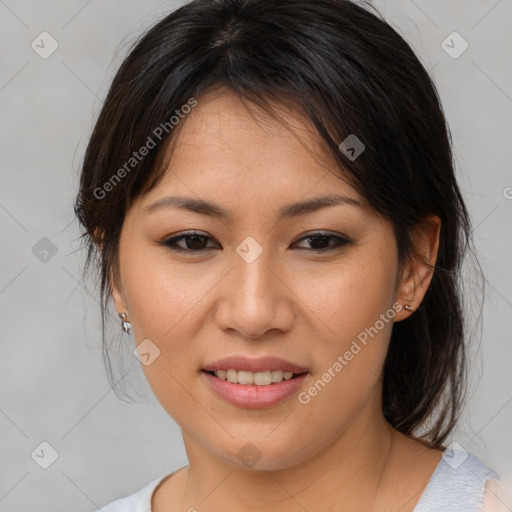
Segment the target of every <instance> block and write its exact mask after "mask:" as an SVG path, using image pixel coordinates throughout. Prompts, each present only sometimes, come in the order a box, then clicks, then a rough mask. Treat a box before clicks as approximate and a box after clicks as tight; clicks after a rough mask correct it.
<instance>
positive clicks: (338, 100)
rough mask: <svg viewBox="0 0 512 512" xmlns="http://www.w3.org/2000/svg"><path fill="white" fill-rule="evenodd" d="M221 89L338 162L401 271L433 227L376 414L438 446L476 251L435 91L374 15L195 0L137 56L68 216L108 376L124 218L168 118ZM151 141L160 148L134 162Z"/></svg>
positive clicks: (462, 370)
mask: <svg viewBox="0 0 512 512" xmlns="http://www.w3.org/2000/svg"><path fill="white" fill-rule="evenodd" d="M218 86H223V87H227V88H228V89H229V90H230V91H231V92H233V93H234V94H236V95H237V96H238V97H240V98H241V99H243V100H246V101H248V102H250V103H251V104H252V105H257V106H259V107H261V108H263V109H266V110H267V111H271V112H272V111H274V110H275V108H274V106H275V104H276V102H277V104H280V105H281V106H282V107H284V108H285V109H286V110H287V111H288V110H290V111H292V110H294V111H296V112H297V113H300V115H303V116H305V118H306V119H308V120H309V121H310V122H311V125H312V126H314V128H315V129H316V130H317V132H318V134H319V135H320V137H321V140H322V141H323V142H324V143H325V148H326V149H325V150H326V152H327V153H328V154H329V155H330V156H332V158H333V160H334V161H335V162H337V164H338V169H336V170H335V172H337V173H338V174H339V175H340V176H341V175H342V173H343V176H344V177H345V178H347V177H348V178H349V179H350V182H351V185H353V186H354V187H355V188H356V189H357V191H358V192H359V193H360V194H361V195H362V196H363V197H365V198H366V199H367V200H368V202H369V203H370V205H371V206H372V207H373V208H374V209H375V211H376V212H378V213H379V214H380V215H382V216H383V217H384V218H385V219H387V220H388V221H389V222H390V223H391V224H392V226H393V228H394V233H395V236H396V241H397V246H398V253H399V262H400V264H401V265H402V264H403V263H404V262H406V261H407V260H408V259H409V258H411V257H413V254H412V249H413V245H412V243H411V234H412V232H413V229H414V227H415V226H416V225H417V224H418V223H419V222H420V221H421V219H423V218H424V217H425V216H427V215H430V214H434V215H437V216H439V217H440V219H441V222H442V227H441V233H440V244H439V251H438V257H437V261H436V265H435V269H434V274H433V277H432V281H431V284H430V287H429V289H428V290H427V293H426V295H425V297H424V299H423V301H422V303H421V305H420V306H419V308H418V309H417V310H416V311H414V313H412V314H411V315H410V317H408V318H407V319H405V320H403V321H401V322H397V323H395V324H394V326H393V331H392V337H391V343H390V346H389V351H388V354H387V359H386V361H385V365H384V380H383V395H382V399H383V412H384V415H385V418H386V419H387V421H388V422H389V423H390V424H391V425H392V426H393V427H394V428H396V429H397V430H398V431H400V432H402V433H404V434H407V435H411V436H412V435H413V434H415V433H416V430H417V429H418V428H420V427H423V428H424V430H425V431H424V432H423V433H422V434H421V435H420V436H417V437H418V438H419V439H420V440H422V441H423V442H425V443H426V444H429V445H431V446H437V447H441V446H442V444H441V443H442V442H443V440H444V439H445V438H446V437H447V435H448V434H449V433H450V432H451V430H452V429H453V428H454V426H455V424H456V422H457V420H458V418H459V416H460V412H461V409H462V405H463V402H464V399H465V390H466V356H465V338H467V333H466V328H465V322H464V316H463V308H462V288H461V264H462V260H463V256H464V254H465V253H466V252H467V250H468V248H469V249H471V247H469V246H471V244H472V241H471V229H470V221H469V216H468V212H467V210H466V207H465V205H464V201H463V199H462V196H461V193H460V190H459V188H458V185H457V182H456V178H455V173H454V165H453V158H452V152H451V140H450V134H449V130H448V128H447V126H446V122H445V118H444V115H443V111H442V108H441V105H440V101H439V97H438V94H437V91H436V88H435V86H434V85H433V83H432V81H431V79H430V77H429V75H428V73H427V72H426V70H425V69H424V67H423V66H422V64H421V63H420V61H419V59H418V58H417V57H416V55H415V54H414V52H413V51H412V49H411V48H410V46H409V45H408V44H407V43H406V42H405V40H404V39H403V38H402V37H401V36H400V35H399V34H398V33H397V32H396V31H395V30H394V29H393V28H392V27H391V26H390V25H389V24H387V23H386V22H385V21H384V20H383V19H382V17H381V16H380V15H379V14H378V12H377V11H375V10H373V8H372V7H371V6H369V5H359V4H356V3H354V2H351V1H347V0H294V1H283V0H194V1H191V2H189V3H187V4H185V5H183V6H182V7H180V8H179V9H177V10H175V11H174V12H172V13H171V14H169V15H167V16H166V17H165V18H163V19H162V20H161V21H159V22H158V23H157V24H156V25H154V26H153V27H152V28H151V29H150V30H149V31H147V33H145V34H143V36H142V37H141V38H140V39H139V40H138V41H137V42H136V44H135V45H134V47H133V48H132V49H131V51H130V53H129V55H128V56H127V57H126V59H125V60H124V62H123V63H122V65H121V67H120V69H119V70H118V72H117V74H116V76H115V78H114V80H113V83H112V85H111V87H110V90H109V92H108V95H107V97H106V100H105V103H104V105H103V107H102V110H101V112H100V114H99V117H98V120H97V122H96V126H95V128H94V131H93V133H92V136H91V138H90V142H89V145H88V147H87V151H86V153H85V158H84V162H83V168H82V173H81V178H80V190H79V193H78V196H77V198H76V204H75V212H76V215H77V216H78V219H79V220H80V223H81V225H82V226H83V227H84V228H85V231H84V232H83V234H82V237H83V239H84V240H85V241H86V242H87V245H88V253H87V262H86V265H85V268H86V269H87V267H88V266H89V264H90V262H91V260H92V259H93V257H97V258H98V259H97V261H98V262H99V273H100V275H101V298H102V302H101V303H102V321H103V342H104V356H105V362H106V363H108V368H111V367H110V360H109V358H108V351H107V350H106V341H105V312H106V309H107V304H108V300H109V297H110V295H111V286H110V276H111V274H112V273H114V275H115V274H116V269H117V258H118V242H119V236H120V232H121V227H122V224H123V220H124V216H125V212H126V211H127V208H129V206H130V204H131V202H132V201H133V200H134V199H135V198H137V197H139V196H141V194H143V193H145V192H147V191H148V190H149V189H151V187H153V186H154V185H155V184H156V183H158V180H159V179H160V178H161V177H162V176H163V174H164V173H165V170H166V168H165V166H163V165H161V164H162V160H161V158H162V155H163V154H164V153H165V152H166V150H167V149H168V148H169V143H170V141H171V140H173V139H174V138H175V134H176V133H177V130H176V129H174V128H173V122H172V121H171V118H172V117H173V116H179V117H182V116H180V115H179V113H180V112H181V113H183V110H182V108H183V106H184V105H186V104H189V105H190V104H191V103H190V102H191V99H193V100H194V101H201V95H202V94H204V93H205V92H206V91H208V90H210V89H212V88H214V87H218ZM184 123H186V117H185V118H184V119H183V120H180V122H179V124H178V125H177V128H181V127H182V126H183V124H184ZM158 127H160V128H161V129H160V131H156V130H157V128H158ZM155 132H156V133H158V134H159V135H160V137H157V136H156V134H155ZM351 134H355V135H356V136H357V138H358V139H359V140H361V141H362V142H363V143H364V145H365V150H364V152H363V153H362V154H361V155H360V156H359V157H358V158H356V159H352V158H349V156H348V155H347V153H345V152H343V151H340V149H339V145H340V143H341V142H342V141H343V140H344V139H345V138H346V137H347V136H349V135H351ZM150 139H151V141H152V142H153V144H154V145H155V146H156V147H155V148H154V149H151V150H150V151H149V152H147V154H146V156H144V158H141V159H140V160H139V159H137V162H136V163H135V162H134V161H132V160H130V159H132V158H134V156H133V155H134V151H138V150H139V148H142V147H143V146H145V145H146V146H147V145H148V144H149V140H150ZM127 162H131V163H130V164H129V165H127ZM131 164H134V165H131ZM121 169H124V170H125V172H122V171H121ZM116 173H117V174H116ZM114 174H116V175H117V178H119V179H117V178H115V176H114ZM120 175H122V176H120ZM114 178H115V179H114ZM108 183H110V185H107V184H108ZM107 189H108V190H107ZM98 246H101V248H102V250H101V252H100V251H98ZM427 421H428V423H429V426H428V428H425V425H426V423H427Z"/></svg>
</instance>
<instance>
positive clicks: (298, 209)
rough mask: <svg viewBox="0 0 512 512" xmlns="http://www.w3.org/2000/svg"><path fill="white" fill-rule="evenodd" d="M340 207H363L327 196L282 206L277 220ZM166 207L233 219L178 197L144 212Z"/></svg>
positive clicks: (218, 209)
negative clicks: (331, 207)
mask: <svg viewBox="0 0 512 512" xmlns="http://www.w3.org/2000/svg"><path fill="white" fill-rule="evenodd" d="M340 205H350V206H357V207H360V208H362V207H363V206H362V204H361V203H360V202H359V201H358V200H357V199H354V198H352V197H348V196H341V195H338V194H331V195H328V196H321V197H315V198H313V199H308V200H306V201H299V202H296V203H291V204H288V205H286V206H283V207H282V208H281V209H280V210H279V219H280V220H283V219H289V218H291V217H298V216H300V215H304V214H306V213H312V212H315V211H317V210H320V209H322V208H327V207H329V206H340ZM168 207H177V208H183V209H185V210H189V211H191V212H195V213H199V214H201V215H207V216H210V217H216V218H219V219H227V220H232V219H233V213H232V211H231V210H228V209H226V208H223V207H221V206H219V205H218V204H216V203H214V202H211V201H205V200H203V199H195V198H189V197H180V196H167V197H162V198H161V199H158V200H157V201H155V202H154V203H151V204H149V205H147V206H145V207H144V212H146V213H151V212H155V211H158V210H161V209H163V208H168Z"/></svg>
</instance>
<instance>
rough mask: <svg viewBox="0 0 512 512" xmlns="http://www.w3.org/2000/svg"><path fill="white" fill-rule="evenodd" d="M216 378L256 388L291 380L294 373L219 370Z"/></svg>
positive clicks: (216, 372)
mask: <svg viewBox="0 0 512 512" xmlns="http://www.w3.org/2000/svg"><path fill="white" fill-rule="evenodd" d="M214 373H215V376H216V377H218V378H219V379H222V380H227V381H228V382H232V383H234V384H236V383H238V384H255V385H256V386H268V385H269V384H274V383H276V382H281V381H282V380H283V379H284V380H290V379H291V378H292V377H293V372H284V371H283V370H272V371H270V370H268V371H265V372H248V371H245V370H233V369H229V370H217V371H215V372H214Z"/></svg>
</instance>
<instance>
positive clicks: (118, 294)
mask: <svg viewBox="0 0 512 512" xmlns="http://www.w3.org/2000/svg"><path fill="white" fill-rule="evenodd" d="M114 274H116V275H117V279H116V278H114ZM120 281H121V279H120V276H119V273H118V272H117V273H116V272H115V270H113V269H110V287H111V289H112V299H113V300H114V306H115V308H116V311H117V312H118V313H127V312H128V306H127V304H126V299H125V296H124V292H123V289H122V285H121V284H119V285H118V284H117V283H116V282H118V283H120Z"/></svg>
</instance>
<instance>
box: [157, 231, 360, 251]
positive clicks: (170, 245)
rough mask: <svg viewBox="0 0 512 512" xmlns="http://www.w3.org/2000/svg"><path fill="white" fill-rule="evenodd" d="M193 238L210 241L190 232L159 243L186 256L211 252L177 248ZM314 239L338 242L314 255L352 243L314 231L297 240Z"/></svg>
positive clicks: (202, 235)
mask: <svg viewBox="0 0 512 512" xmlns="http://www.w3.org/2000/svg"><path fill="white" fill-rule="evenodd" d="M195 236H197V237H201V238H203V239H209V240H212V238H211V237H210V236H208V235H205V234H203V233H201V232H196V231H191V232H187V233H184V234H181V235H179V236H175V237H172V238H167V239H165V240H162V241H161V242H160V244H161V245H163V246H164V247H166V248H169V249H171V250H172V251H176V252H181V253H187V254H191V253H196V254H201V253H204V252H208V251H209V250H211V249H208V248H204V249H197V250H194V249H184V248H183V247H179V246H177V243H178V242H179V241H181V240H185V239H187V238H192V237H195ZM316 237H320V238H324V239H330V238H334V239H337V241H338V242H337V243H336V244H335V245H334V246H330V247H327V248H324V249H310V250H311V251H313V252H315V253H324V252H329V251H333V250H335V249H339V248H340V247H343V246H344V245H350V244H352V243H353V242H352V240H350V239H349V238H347V237H344V236H338V235H334V234H331V233H324V232H322V231H314V232H311V233H307V235H306V236H304V237H303V238H301V239H300V240H298V242H301V241H303V240H311V239H315V238H316ZM301 249H304V248H301ZM306 250H308V249H306Z"/></svg>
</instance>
